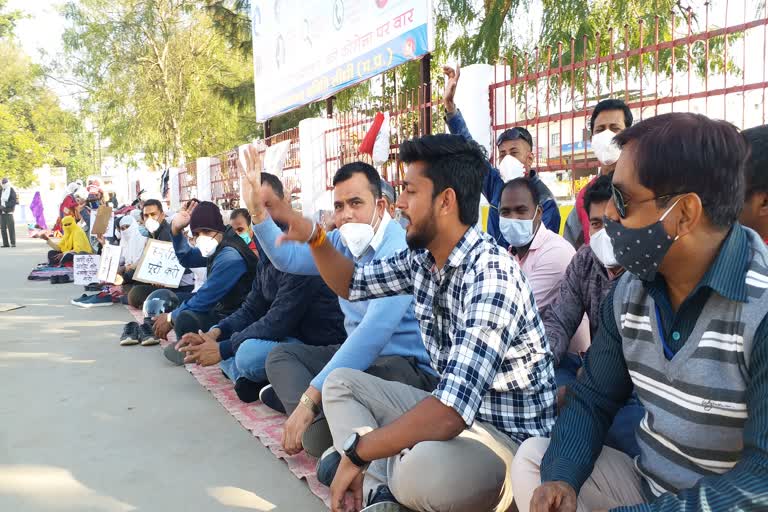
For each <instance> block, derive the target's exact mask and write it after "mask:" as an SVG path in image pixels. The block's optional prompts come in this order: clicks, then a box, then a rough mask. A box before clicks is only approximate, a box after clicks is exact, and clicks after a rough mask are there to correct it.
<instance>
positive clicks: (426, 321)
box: [49, 68, 768, 512]
mask: <svg viewBox="0 0 768 512" xmlns="http://www.w3.org/2000/svg"><path fill="white" fill-rule="evenodd" d="M445 72H446V74H447V75H448V85H447V91H446V95H445V107H446V112H447V118H446V121H447V124H448V126H449V129H450V132H451V133H452V134H454V135H451V134H446V135H433V136H425V137H421V138H418V139H413V140H410V141H406V142H404V143H403V144H402V145H401V146H400V152H399V160H400V161H402V162H403V163H404V165H405V169H406V172H405V177H404V181H403V182H402V183H401V184H400V185H401V186H402V189H401V191H400V193H399V195H398V194H396V192H395V189H394V188H393V187H392V186H391V185H390V184H388V183H386V182H383V181H382V180H381V178H380V176H379V174H378V172H377V171H376V169H374V168H373V167H372V166H370V165H368V164H366V163H363V162H353V163H349V164H346V165H344V166H342V167H341V168H339V169H338V170H337V172H336V174H335V176H334V177H333V212H334V213H333V222H332V226H331V225H328V226H323V225H321V224H319V223H316V222H314V221H312V220H310V219H308V218H306V217H304V216H302V215H301V214H300V213H298V212H295V211H293V210H292V209H291V206H290V201H289V198H288V197H286V193H285V191H284V190H283V186H282V184H281V182H280V180H279V179H278V178H277V177H276V176H274V175H272V174H268V173H266V172H262V170H261V169H262V155H261V154H259V153H258V152H257V151H256V150H255V148H253V147H250V148H249V150H248V152H247V155H246V157H247V158H246V159H245V160H246V162H247V165H246V168H241V169H240V172H241V175H242V176H244V180H243V182H244V187H243V191H242V200H243V201H244V205H245V206H246V207H247V208H242V209H238V210H235V211H233V212H232V214H231V216H230V219H229V220H230V222H229V225H226V224H225V222H224V219H223V217H222V212H221V211H220V210H219V207H218V206H217V205H216V204H214V203H212V202H205V201H204V202H198V201H194V200H193V201H190V202H188V203H187V204H185V205H184V207H183V208H182V209H181V210H180V211H179V212H176V213H175V215H173V217H172V218H170V219H168V218H166V216H165V213H164V210H163V204H162V203H161V202H160V201H157V200H147V201H144V202H143V203H142V204H139V205H138V206H139V208H138V209H137V210H136V211H137V212H138V213H136V214H133V215H132V214H131V213H128V212H125V214H124V216H122V217H121V218H120V220H119V221H118V222H117V226H118V229H117V230H116V235H117V236H116V237H115V241H116V240H117V239H118V238H119V245H120V247H121V248H122V251H121V252H122V257H121V263H120V268H119V274H120V276H121V279H122V282H123V288H124V289H126V290H128V289H129V290H130V291H128V292H127V303H129V304H130V305H132V306H134V307H137V308H141V307H142V306H144V305H145V303H146V302H147V301H148V300H151V299H148V298H149V297H151V296H152V294H153V292H155V291H157V290H160V289H162V288H161V287H158V286H154V285H147V284H143V283H140V282H137V281H134V279H133V274H134V272H135V271H136V266H137V264H138V262H139V260H140V259H141V255H142V252H143V249H144V246H145V244H146V243H147V241H148V240H149V239H156V240H162V241H166V242H170V243H172V244H173V248H174V251H175V253H176V256H177V259H178V261H179V262H180V263H181V264H182V265H183V266H184V269H185V270H184V276H183V277H182V281H181V284H180V285H179V287H178V288H177V289H176V290H174V293H175V295H176V297H177V298H178V306H177V307H175V308H174V309H173V310H172V311H168V312H163V313H162V314H157V315H154V317H153V318H150V319H148V320H147V321H145V323H144V324H142V325H138V324H135V325H129V326H126V329H125V332H124V334H123V338H122V340H121V344H124V345H135V344H139V343H141V344H142V345H152V344H157V343H158V342H159V341H160V340H161V339H167V338H168V335H169V334H170V333H171V331H174V333H175V336H176V342H175V343H172V344H169V345H167V346H166V348H165V349H164V355H165V357H166V358H167V359H168V360H169V361H171V362H172V363H173V364H175V365H181V364H184V363H187V364H190V363H191V364H199V365H203V366H212V365H219V367H220V368H221V370H222V371H223V373H224V374H225V375H226V376H227V377H228V378H229V379H231V381H232V382H233V384H234V387H235V391H236V393H237V396H238V397H239V398H240V400H242V401H243V402H255V401H258V400H260V401H261V402H263V403H264V404H265V405H267V406H268V407H270V408H272V409H274V410H275V411H278V412H280V413H282V414H285V415H286V417H287V420H286V422H285V425H284V434H283V449H284V450H285V452H286V453H288V454H289V455H293V454H297V453H299V452H301V451H306V452H307V453H308V454H310V455H312V456H314V457H317V458H319V463H318V478H319V480H320V481H321V482H323V483H325V484H326V485H329V486H330V488H331V498H332V509H333V511H343V510H347V508H346V506H347V500H349V499H351V500H352V501H353V502H354V506H355V510H361V509H362V510H366V511H368V512H376V511H379V512H384V511H397V510H401V511H406V510H414V511H491V510H493V511H500V512H504V511H508V510H510V511H511V510H519V511H521V512H527V511H535V512H558V511H559V512H575V511H577V510H578V511H579V512H582V511H585V512H586V511H590V512H591V511H599V510H617V511H622V512H629V511H633V512H634V511H637V512H640V511H688V510H715V511H719V510H765V509H768V406H765V403H764V402H763V400H765V398H764V397H765V395H764V393H766V392H768V320H766V317H768V294H767V293H766V289H768V247H767V246H766V241H768V125H767V126H761V127H757V128H752V129H749V130H744V131H743V132H739V131H738V130H737V129H736V128H735V127H733V126H732V125H730V124H728V123H726V122H723V121H715V120H711V119H708V118H707V117H704V116H702V115H697V114H689V113H673V114H663V115H659V116H656V117H652V118H649V119H646V120H643V121H640V122H637V123H633V119H632V114H631V112H630V110H629V108H628V107H627V106H626V105H625V104H624V103H623V102H622V101H620V100H615V99H610V100H604V101H602V102H600V103H599V104H598V105H597V106H596V107H595V108H594V109H593V114H592V118H591V121H590V128H591V132H592V136H593V141H594V143H593V144H594V148H595V155H596V157H597V158H598V160H599V161H600V166H601V172H600V174H599V175H598V176H597V177H596V178H595V179H594V180H592V182H591V183H590V184H589V185H588V186H587V187H585V189H584V190H583V191H582V192H581V193H580V194H579V196H578V198H577V205H576V208H575V210H574V213H572V214H571V215H570V216H568V218H567V219H566V220H564V223H565V226H564V230H565V234H566V238H564V237H562V236H561V235H560V234H558V233H559V232H560V227H561V219H560V212H559V209H558V206H557V203H556V202H555V198H554V196H553V194H552V192H551V191H550V190H549V189H548V188H547V186H546V185H545V184H544V183H543V181H542V180H541V179H540V177H539V176H538V174H537V173H536V171H535V169H532V168H531V166H532V164H533V161H534V158H533V153H532V150H533V144H532V138H531V135H530V133H528V132H527V130H525V129H524V128H513V129H510V130H507V131H505V132H504V133H502V134H501V136H500V137H499V138H498V140H497V142H496V144H497V149H498V151H497V153H498V155H499V162H498V167H495V166H494V164H493V163H492V162H490V161H489V160H488V159H487V157H486V156H485V153H484V152H483V150H482V149H481V148H480V146H479V145H478V144H477V143H476V142H474V140H473V139H472V136H471V134H470V133H469V131H468V129H467V126H466V124H465V123H464V120H463V118H462V115H461V112H460V110H459V109H458V108H457V106H456V105H455V104H454V102H453V93H454V92H455V89H456V84H457V82H458V79H459V72H458V70H453V69H450V68H446V69H445ZM77 192H78V191H77V190H73V191H72V194H73V196H72V198H71V200H70V199H68V200H67V206H66V208H67V211H64V210H62V218H61V221H60V226H61V229H62V230H63V234H64V237H63V238H62V240H61V241H60V242H59V243H58V244H54V243H53V242H50V241H49V244H50V245H51V249H52V251H51V254H50V255H49V258H50V259H51V261H59V260H61V258H62V255H65V254H69V253H71V252H72V251H74V252H86V253H90V252H94V251H96V252H98V251H99V250H100V249H101V247H103V246H104V245H105V244H108V243H110V241H108V240H105V239H104V238H103V237H99V238H98V242H97V243H95V244H92V243H90V242H89V240H88V236H87V235H86V234H85V232H84V231H83V230H82V229H81V228H80V227H79V226H78V224H77V221H78V218H79V215H78V214H75V212H76V211H77V209H78V207H82V205H83V204H84V203H83V197H82V196H83V195H84V194H83V193H82V191H81V192H79V196H78V193H77ZM481 195H483V196H485V198H486V199H487V201H488V203H489V204H490V214H489V217H488V224H487V233H485V232H483V230H482V229H481V227H480V225H479V211H480V198H481ZM68 197H69V196H68ZM85 199H86V201H87V197H86V198H85ZM78 205H79V206H78ZM62 208H65V206H64V205H63V206H62ZM331 227H332V228H333V229H330V228H331ZM195 269H204V271H203V272H195ZM200 274H202V275H204V277H205V279H204V282H201V281H202V280H199V279H196V277H195V276H196V275H200ZM145 309H146V308H145ZM764 358H765V359H764ZM763 386H766V387H765V388H763ZM764 415H765V417H764Z"/></svg>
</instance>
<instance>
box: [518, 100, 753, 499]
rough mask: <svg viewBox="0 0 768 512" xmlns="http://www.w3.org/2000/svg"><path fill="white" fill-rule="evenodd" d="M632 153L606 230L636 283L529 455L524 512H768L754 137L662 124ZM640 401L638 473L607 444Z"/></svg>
mask: <svg viewBox="0 0 768 512" xmlns="http://www.w3.org/2000/svg"><path fill="white" fill-rule="evenodd" d="M615 141H616V142H617V143H618V145H619V146H620V147H621V148H622V151H621V156H620V157H619V160H618V162H617V164H616V170H615V172H614V175H613V199H612V201H611V202H610V203H609V204H608V209H607V210H606V224H605V230H606V232H607V233H608V235H609V236H610V238H611V241H612V244H613V249H614V252H615V256H616V260H617V261H618V263H619V264H620V265H621V266H622V267H624V269H625V272H624V274H623V275H622V276H621V277H620V278H619V279H618V281H617V283H616V285H615V286H614V287H613V289H612V290H611V292H610V293H609V294H608V296H607V297H606V299H605V301H604V302H603V305H602V307H601V312H600V316H601V317H600V326H599V330H598V332H597V336H596V337H595V339H594V340H593V341H592V346H591V347H590V349H589V355H588V357H587V358H586V360H585V363H584V371H583V372H582V373H581V375H580V376H579V378H578V380H577V381H576V383H575V384H574V385H573V386H571V387H569V391H568V395H567V397H566V400H567V403H566V406H565V408H564V409H563V410H562V411H561V413H560V416H559V417H558V419H557V423H556V425H555V428H554V430H553V432H552V436H551V439H545V438H534V439H529V440H527V441H526V442H525V443H523V444H522V446H520V449H519V450H518V452H517V455H516V456H515V461H514V464H513V474H514V475H515V478H514V479H513V480H512V481H511V485H512V488H513V489H514V493H515V500H516V503H517V506H518V508H519V509H520V512H528V511H532V512H575V511H579V512H581V511H585V512H586V511H590V512H594V511H597V510H608V509H610V510H613V511H617V512H635V511H637V512H640V511H642V512H656V511H658V512H665V511H688V510H691V511H693V510H697V511H698V510H712V511H726V510H765V509H766V506H767V505H768V407H766V399H765V396H766V392H768V293H766V290H768V248H766V245H765V243H764V242H763V240H762V239H761V238H760V237H759V236H758V235H757V234H756V233H755V232H754V231H752V230H750V229H746V228H744V227H742V226H741V225H740V224H739V223H738V222H737V220H738V218H739V213H740V212H741V209H742V207H743V202H742V201H743V198H744V192H745V179H744V166H745V162H746V160H747V156H748V146H747V143H746V140H745V138H744V137H743V136H742V135H741V134H740V133H739V132H738V130H737V129H736V128H735V127H734V126H733V125H731V124H729V123H727V122H725V121H715V120H711V119H708V118H707V117H705V116H703V115H699V114H690V113H672V114H663V115H659V116H656V117H652V118H649V119H646V120H644V121H641V122H640V123H638V124H636V125H634V126H632V127H631V128H627V129H626V130H625V131H623V132H622V133H620V134H618V135H617V136H616V137H615ZM633 387H634V389H636V390H637V394H638V396H639V399H640V401H641V402H642V404H643V406H644V407H645V410H646V412H645V416H644V417H643V419H642V421H641V422H640V426H639V428H638V429H637V431H636V435H637V441H638V445H639V447H640V455H639V456H638V457H636V458H635V459H634V460H633V459H632V458H630V457H628V456H627V455H626V454H624V453H621V452H619V451H617V450H614V449H612V448H609V447H607V446H603V442H604V439H605V434H606V432H607V431H608V428H609V426H610V424H611V421H612V420H613V418H614V415H615V414H616V412H617V411H618V410H619V408H621V407H622V405H623V404H624V403H625V401H626V400H627V399H628V398H629V396H630V393H631V392H632V389H633Z"/></svg>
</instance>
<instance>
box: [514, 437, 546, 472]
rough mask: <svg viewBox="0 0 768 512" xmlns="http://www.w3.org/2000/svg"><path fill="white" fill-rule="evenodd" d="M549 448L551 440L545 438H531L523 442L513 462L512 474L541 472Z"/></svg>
mask: <svg viewBox="0 0 768 512" xmlns="http://www.w3.org/2000/svg"><path fill="white" fill-rule="evenodd" d="M548 447H549V439H547V438H545V437H531V438H529V439H526V440H525V441H523V444H521V445H520V447H519V448H518V449H517V453H515V458H514V460H513V461H512V474H513V475H515V474H519V473H522V472H526V473H530V472H531V471H539V467H540V466H541V459H542V458H543V457H544V453H545V452H546V451H547V448H548Z"/></svg>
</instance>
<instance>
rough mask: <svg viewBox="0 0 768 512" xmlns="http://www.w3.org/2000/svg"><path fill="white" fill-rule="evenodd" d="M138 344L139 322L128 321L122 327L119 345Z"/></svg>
mask: <svg viewBox="0 0 768 512" xmlns="http://www.w3.org/2000/svg"><path fill="white" fill-rule="evenodd" d="M138 344H139V324H138V323H136V322H128V323H127V324H125V327H123V335H122V336H120V345H122V346H123V347H127V346H128V345H138Z"/></svg>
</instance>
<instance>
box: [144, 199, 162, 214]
mask: <svg viewBox="0 0 768 512" xmlns="http://www.w3.org/2000/svg"><path fill="white" fill-rule="evenodd" d="M147 206H157V209H158V210H160V211H161V212H162V211H163V203H161V202H160V200H159V199H147V200H146V201H144V205H143V206H142V207H141V213H142V214H143V213H144V208H146V207H147Z"/></svg>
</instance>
